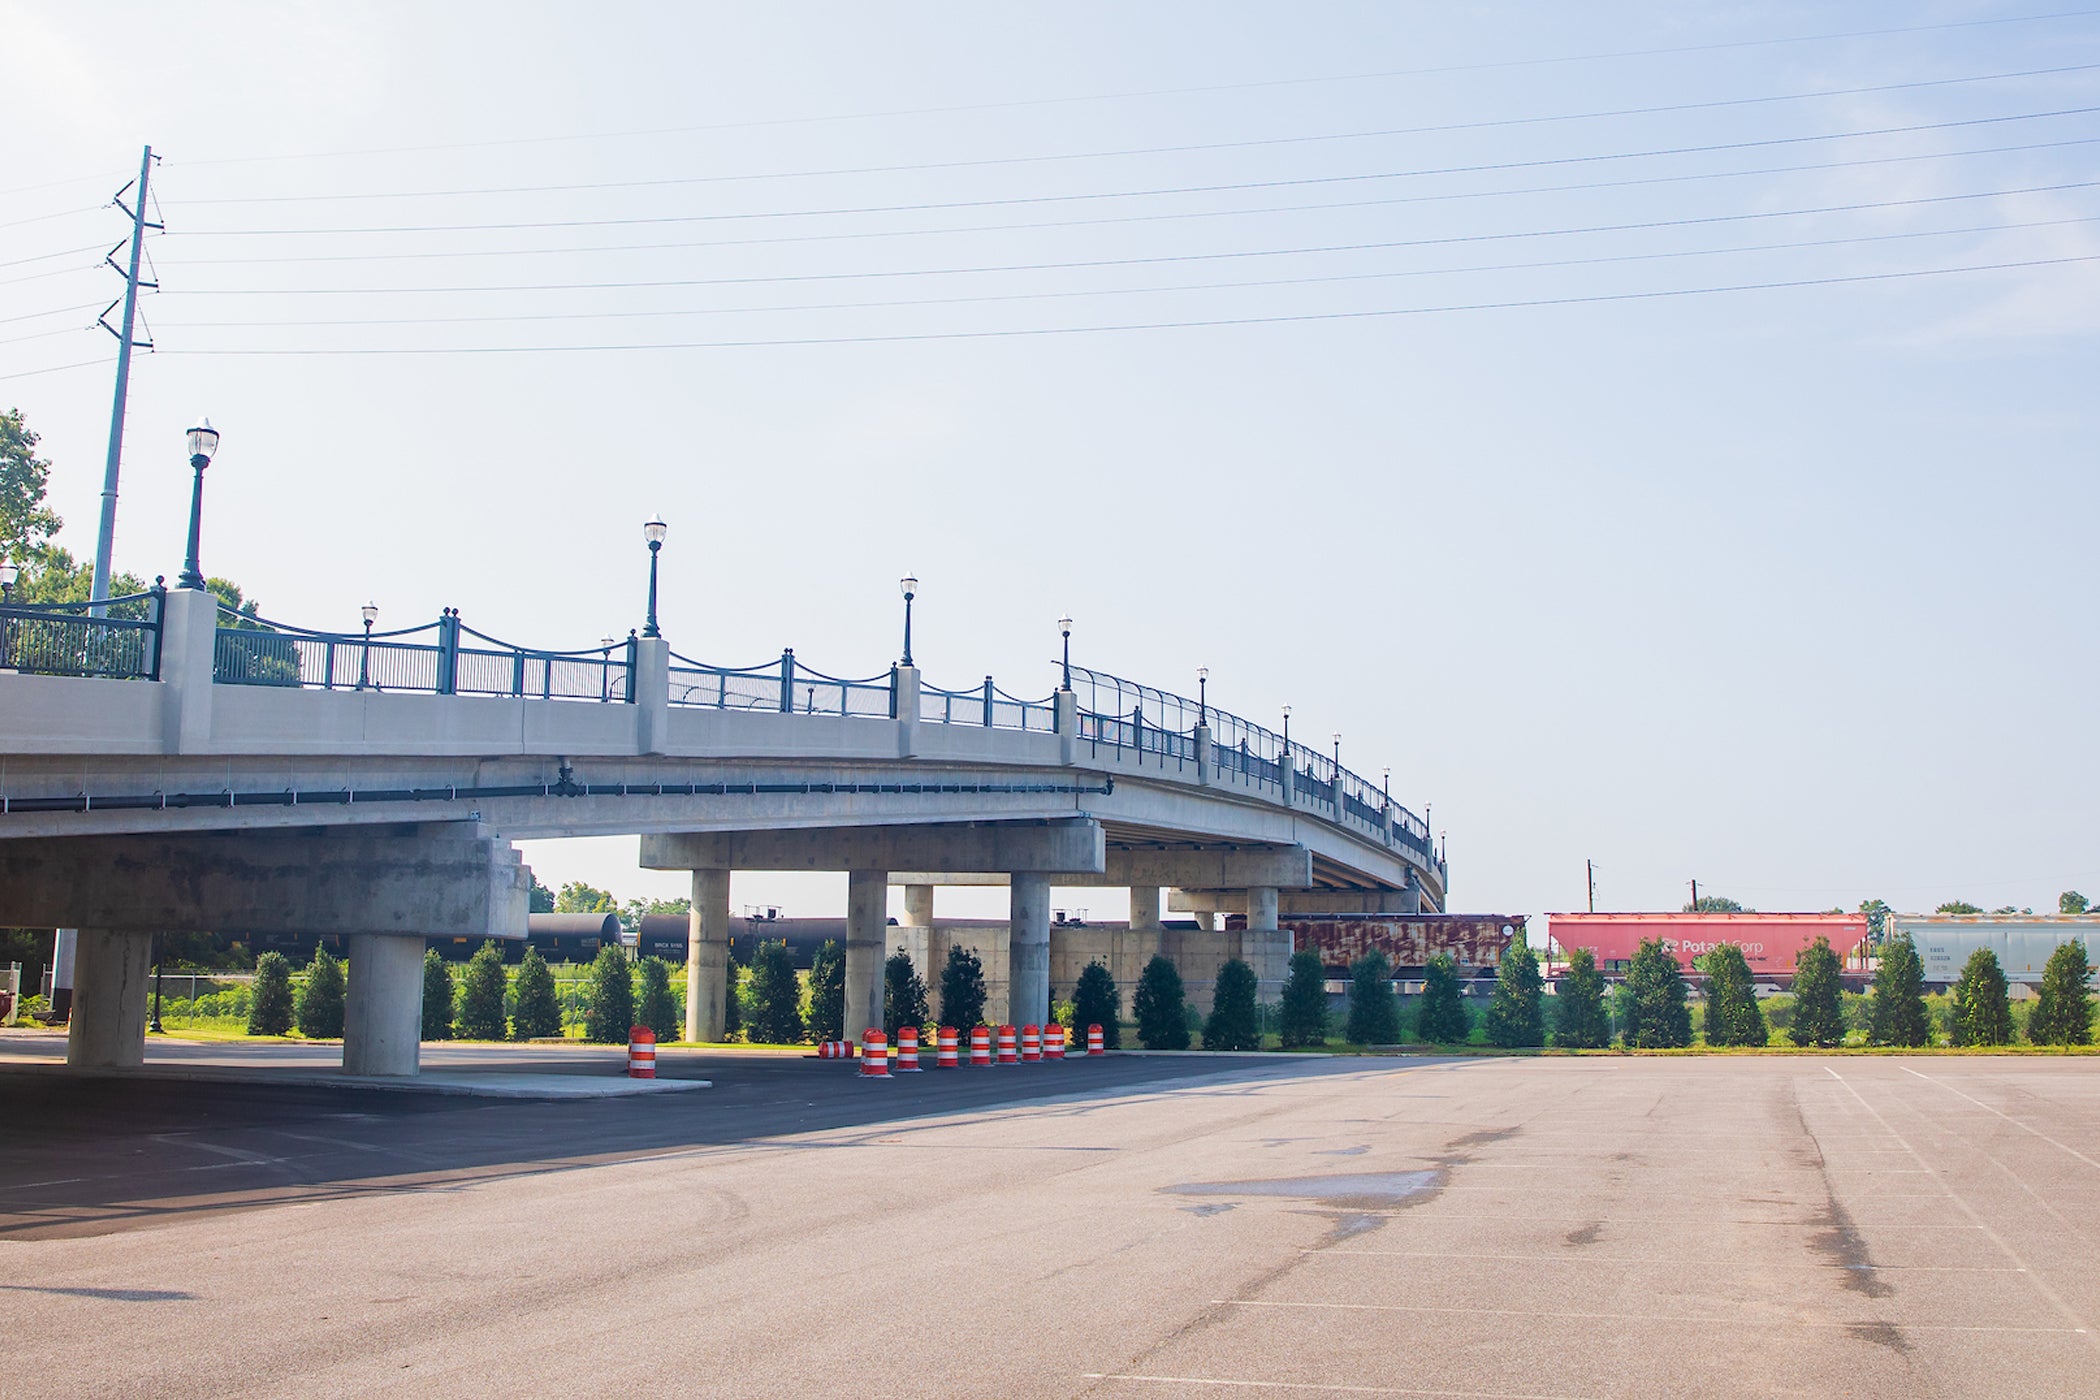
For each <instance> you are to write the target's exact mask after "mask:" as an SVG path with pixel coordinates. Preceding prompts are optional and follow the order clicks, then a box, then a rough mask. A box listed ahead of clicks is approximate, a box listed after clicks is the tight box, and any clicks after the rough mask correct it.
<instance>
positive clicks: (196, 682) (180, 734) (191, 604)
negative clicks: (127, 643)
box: [160, 588, 219, 753]
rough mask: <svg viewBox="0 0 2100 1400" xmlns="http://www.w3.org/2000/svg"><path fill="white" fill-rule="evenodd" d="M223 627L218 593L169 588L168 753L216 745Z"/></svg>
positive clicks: (164, 682)
mask: <svg viewBox="0 0 2100 1400" xmlns="http://www.w3.org/2000/svg"><path fill="white" fill-rule="evenodd" d="M218 628H219V599H218V595H217V594H215V593H212V592H210V591H208V590H206V589H202V588H176V589H170V590H169V592H168V602H167V610H166V611H165V612H164V613H163V614H162V615H161V627H160V694H161V742H162V746H163V749H164V750H165V751H166V752H168V753H203V752H206V751H208V750H209V749H210V748H211V697H212V688H211V687H212V666H213V661H214V658H215V656H216V653H217V648H218Z"/></svg>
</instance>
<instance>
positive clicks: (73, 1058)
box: [66, 928, 153, 1069]
mask: <svg viewBox="0 0 2100 1400" xmlns="http://www.w3.org/2000/svg"><path fill="white" fill-rule="evenodd" d="M152 973H153V935H152V934H150V933H118V932H115V931H112V930H110V929H100V928H84V929H81V930H80V932H79V934H78V936H77V937H76V938H75V940H74V948H73V1016H72V1019H71V1020H70V1021H69V1022H68V1023H67V1026H66V1063H67V1064H69V1065H80V1066H84V1067H90V1068H96V1069H107V1068H111V1067H130V1066H136V1065H142V1064H144V1063H146V993H147V989H148V988H149V987H150V986H151V985H152V982H153V976H152Z"/></svg>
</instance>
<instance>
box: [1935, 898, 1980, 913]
mask: <svg viewBox="0 0 2100 1400" xmlns="http://www.w3.org/2000/svg"><path fill="white" fill-rule="evenodd" d="M1932 912H1933V913H1935V914H1981V913H1982V912H1983V906H1981V905H1978V904H1971V903H1969V901H1967V900H1966V899H1950V900H1948V901H1947V902H1946V903H1945V904H1942V905H1941V906H1940V907H1939V908H1937V909H1935V910H1933V911H1932Z"/></svg>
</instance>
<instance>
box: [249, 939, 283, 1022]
mask: <svg viewBox="0 0 2100 1400" xmlns="http://www.w3.org/2000/svg"><path fill="white" fill-rule="evenodd" d="M291 1028H292V965H291V964H290V963H289V962H287V961H285V957H284V954H282V953H278V952H269V953H264V954H263V955H262V956H261V957H259V958H257V959H256V960H255V981H254V982H252V983H250V984H249V987H248V1034H250V1035H284V1034H286V1033H287V1032H289V1031H290V1030H291Z"/></svg>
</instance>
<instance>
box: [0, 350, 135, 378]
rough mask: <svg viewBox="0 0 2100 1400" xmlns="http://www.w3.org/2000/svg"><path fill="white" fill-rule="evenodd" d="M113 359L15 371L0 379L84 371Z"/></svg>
mask: <svg viewBox="0 0 2100 1400" xmlns="http://www.w3.org/2000/svg"><path fill="white" fill-rule="evenodd" d="M114 358H115V356H112V355H104V356H103V357H102V358H101V359H99V360H75V361H74V362H73V363H72V364H69V365H47V366H46V367H45V368H43V369H25V370H17V371H16V372H15V373H13V374H0V379H34V378H36V377H37V376H38V375H40V374H57V373H59V372H60V371H62V370H69V369H86V368H87V367H88V366H90V365H106V364H108V363H109V362H110V361H111V360H112V359H114Z"/></svg>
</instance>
